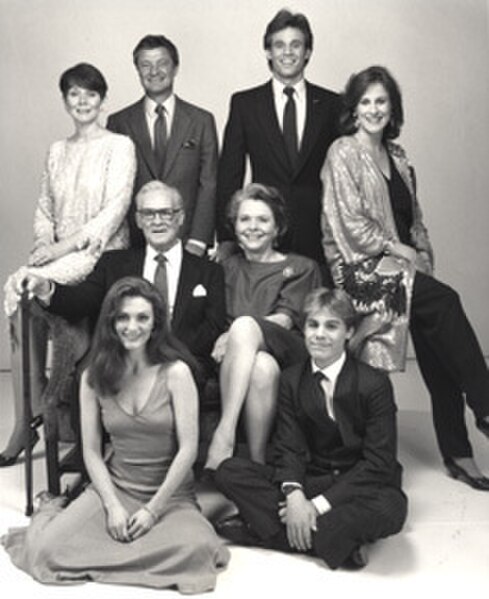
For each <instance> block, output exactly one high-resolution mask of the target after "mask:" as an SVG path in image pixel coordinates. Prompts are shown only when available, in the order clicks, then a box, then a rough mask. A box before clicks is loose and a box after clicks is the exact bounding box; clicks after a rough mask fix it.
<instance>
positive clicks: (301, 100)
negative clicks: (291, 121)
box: [272, 78, 306, 149]
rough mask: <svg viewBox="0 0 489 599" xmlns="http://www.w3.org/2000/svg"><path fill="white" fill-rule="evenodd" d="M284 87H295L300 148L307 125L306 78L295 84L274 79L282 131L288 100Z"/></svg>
mask: <svg viewBox="0 0 489 599" xmlns="http://www.w3.org/2000/svg"><path fill="white" fill-rule="evenodd" d="M284 87H293V88H294V91H295V93H294V102H295V109H296V115H297V142H298V144H299V149H300V147H301V142H302V135H303V133H304V127H305V126H306V84H305V81H304V79H301V80H300V81H299V82H298V83H296V84H295V85H287V86H285V85H284V84H283V83H282V82H280V81H279V80H278V79H275V78H273V79H272V89H273V99H274V103H275V112H276V113H277V118H278V124H279V125H280V129H281V131H283V129H284V109H285V105H286V104H287V100H288V98H287V96H286V95H285V94H284Z"/></svg>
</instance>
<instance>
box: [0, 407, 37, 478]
mask: <svg viewBox="0 0 489 599" xmlns="http://www.w3.org/2000/svg"><path fill="white" fill-rule="evenodd" d="M37 418H40V417H37ZM40 424H42V419H41V421H40V423H39V424H37V425H36V426H35V427H32V423H31V439H30V446H31V449H34V447H35V445H36V443H37V442H38V441H39V433H38V432H37V430H36V428H37V427H38V426H40ZM23 451H24V446H23V445H22V447H21V448H20V449H19V451H17V453H15V454H14V455H5V454H4V453H0V468H6V467H7V466H12V465H13V464H15V462H16V461H17V460H18V458H19V456H20V454H21V453H22V452H23Z"/></svg>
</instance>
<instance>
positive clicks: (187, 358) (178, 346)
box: [87, 277, 198, 396]
mask: <svg viewBox="0 0 489 599" xmlns="http://www.w3.org/2000/svg"><path fill="white" fill-rule="evenodd" d="M128 297H142V298H143V299H145V300H146V301H148V302H149V303H150V304H151V306H152V308H153V316H154V325H153V330H152V332H151V336H150V338H149V340H148V342H147V344H146V356H147V358H148V361H149V363H150V364H163V363H166V362H173V361H175V360H183V361H184V362H186V363H187V364H188V366H189V367H190V368H191V370H192V371H193V373H194V375H195V374H196V373H197V372H198V365H197V362H196V360H195V358H194V357H193V356H192V354H191V353H190V352H189V350H188V349H187V348H186V347H185V345H184V344H183V343H181V342H180V341H178V339H176V338H175V337H174V335H173V334H172V333H171V332H170V328H169V326H168V323H167V318H166V306H165V302H164V300H163V298H162V296H161V294H160V293H159V292H158V290H157V289H156V287H155V286H154V285H152V284H151V283H149V282H148V281H146V280H145V279H141V278H139V277H124V278H123V279H120V280H119V281H117V282H116V283H114V284H113V285H112V287H111V288H110V289H109V291H108V293H107V295H106V296H105V299H104V301H103V303H102V308H101V310H100V315H99V318H98V321H97V326H96V327H95V333H94V337H93V341H92V347H91V350H90V355H89V359H88V367H87V368H88V384H89V385H90V386H91V387H92V388H93V389H95V391H96V392H97V393H98V394H99V395H101V396H107V395H114V394H116V393H118V392H119V391H120V389H121V380H122V378H123V375H124V372H125V370H126V367H127V365H126V357H127V350H126V349H125V348H124V347H123V345H122V343H121V342H120V339H119V337H118V335H117V333H116V330H115V322H116V319H117V316H118V315H119V313H120V310H121V306H122V302H123V301H124V299H125V298H128Z"/></svg>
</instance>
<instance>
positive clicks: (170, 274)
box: [143, 240, 183, 318]
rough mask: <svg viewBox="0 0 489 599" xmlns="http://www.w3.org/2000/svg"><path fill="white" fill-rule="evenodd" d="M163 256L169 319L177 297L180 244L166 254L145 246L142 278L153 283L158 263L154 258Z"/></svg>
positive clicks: (181, 254)
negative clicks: (159, 255)
mask: <svg viewBox="0 0 489 599" xmlns="http://www.w3.org/2000/svg"><path fill="white" fill-rule="evenodd" d="M160 253H162V254H164V256H165V258H166V277H167V281H168V304H169V305H168V310H169V313H170V318H171V317H172V316H173V308H174V306H175V299H176V297H177V288H178V279H179V278H180V271H181V270H182V259H183V248H182V242H181V241H180V240H178V242H177V243H176V244H175V245H174V246H173V247H171V248H170V249H169V250H168V251H167V252H158V251H157V250H155V248H154V247H153V246H151V245H149V244H148V245H147V246H146V255H145V257H144V266H143V278H144V279H146V280H147V281H149V282H150V283H154V282H155V274H156V269H157V268H158V262H157V261H156V259H155V258H156V256H157V255H158V254H160Z"/></svg>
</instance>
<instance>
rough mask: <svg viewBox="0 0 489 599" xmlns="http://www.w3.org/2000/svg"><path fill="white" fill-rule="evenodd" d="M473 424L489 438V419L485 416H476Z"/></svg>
mask: <svg viewBox="0 0 489 599" xmlns="http://www.w3.org/2000/svg"><path fill="white" fill-rule="evenodd" d="M475 425H476V427H477V428H478V429H479V430H480V432H481V433H482V434H483V435H485V436H486V437H487V438H489V420H488V419H487V418H476V420H475Z"/></svg>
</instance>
